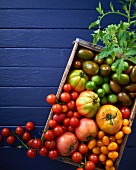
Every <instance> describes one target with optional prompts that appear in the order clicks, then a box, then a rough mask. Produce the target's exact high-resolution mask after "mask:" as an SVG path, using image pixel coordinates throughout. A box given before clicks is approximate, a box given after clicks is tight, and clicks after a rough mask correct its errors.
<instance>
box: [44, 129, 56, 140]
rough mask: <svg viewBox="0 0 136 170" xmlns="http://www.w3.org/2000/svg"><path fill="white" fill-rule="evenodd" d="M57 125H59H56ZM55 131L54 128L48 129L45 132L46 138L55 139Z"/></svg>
mask: <svg viewBox="0 0 136 170" xmlns="http://www.w3.org/2000/svg"><path fill="white" fill-rule="evenodd" d="M56 127H57V126H56ZM54 137H55V136H54V132H53V131H52V130H47V131H46V132H45V133H44V139H46V140H53V139H54Z"/></svg>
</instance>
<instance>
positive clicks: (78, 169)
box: [76, 168, 84, 170]
mask: <svg viewBox="0 0 136 170" xmlns="http://www.w3.org/2000/svg"><path fill="white" fill-rule="evenodd" d="M76 170H84V168H77V169H76Z"/></svg>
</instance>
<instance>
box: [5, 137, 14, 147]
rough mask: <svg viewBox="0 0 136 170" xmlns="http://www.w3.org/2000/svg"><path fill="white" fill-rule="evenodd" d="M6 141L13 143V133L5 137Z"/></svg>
mask: <svg viewBox="0 0 136 170" xmlns="http://www.w3.org/2000/svg"><path fill="white" fill-rule="evenodd" d="M6 141H7V143H8V144H10V145H11V144H13V143H14V142H15V137H14V136H13V135H10V136H8V137H7V138H6Z"/></svg>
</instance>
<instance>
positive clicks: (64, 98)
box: [60, 92, 70, 103]
mask: <svg viewBox="0 0 136 170" xmlns="http://www.w3.org/2000/svg"><path fill="white" fill-rule="evenodd" d="M60 100H61V101H62V102H65V103H67V102H68V101H69V100H70V94H69V93H68V92H63V93H61V95H60Z"/></svg>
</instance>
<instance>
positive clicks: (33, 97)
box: [0, 87, 58, 107]
mask: <svg viewBox="0 0 136 170" xmlns="http://www.w3.org/2000/svg"><path fill="white" fill-rule="evenodd" d="M57 89H58V88H57V87H16V88H15V87H7V88H6V87H5V88H4V87H3V88H2V87H1V88H0V94H1V97H0V106H2V107H6V106H26V107H29V106H34V107H41V106H42V107H45V106H49V104H47V102H45V97H46V96H47V95H48V94H51V93H53V94H55V93H56V92H57Z"/></svg>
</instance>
